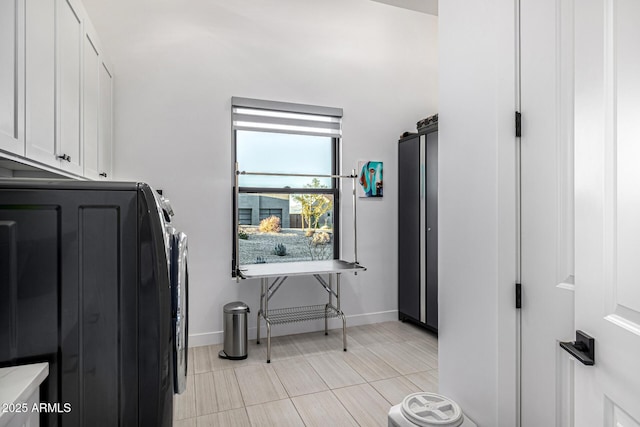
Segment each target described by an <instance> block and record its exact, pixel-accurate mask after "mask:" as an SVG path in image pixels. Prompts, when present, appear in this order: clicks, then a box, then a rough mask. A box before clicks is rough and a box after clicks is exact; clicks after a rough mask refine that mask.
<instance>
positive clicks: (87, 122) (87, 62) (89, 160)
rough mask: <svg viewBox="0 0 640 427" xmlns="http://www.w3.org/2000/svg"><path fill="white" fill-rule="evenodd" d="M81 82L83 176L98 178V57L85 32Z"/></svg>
mask: <svg viewBox="0 0 640 427" xmlns="http://www.w3.org/2000/svg"><path fill="white" fill-rule="evenodd" d="M83 54H84V61H83V62H84V67H83V75H84V84H83V88H84V91H83V94H82V95H83V108H82V111H83V120H82V122H83V131H82V133H83V136H84V176H85V177H87V178H91V179H97V178H98V173H99V172H98V127H99V122H98V119H99V104H100V65H101V63H100V58H99V55H98V51H97V49H96V47H95V45H94V43H93V41H92V40H91V36H90V35H89V34H86V36H85V38H84V52H83Z"/></svg>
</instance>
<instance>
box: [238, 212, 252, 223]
mask: <svg viewBox="0 0 640 427" xmlns="http://www.w3.org/2000/svg"><path fill="white" fill-rule="evenodd" d="M252 210H253V209H251V208H240V209H238V224H240V225H251V220H252V218H251V214H252Z"/></svg>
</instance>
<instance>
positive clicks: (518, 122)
mask: <svg viewBox="0 0 640 427" xmlns="http://www.w3.org/2000/svg"><path fill="white" fill-rule="evenodd" d="M521 136H522V113H520V112H519V111H516V137H518V138H520V137H521Z"/></svg>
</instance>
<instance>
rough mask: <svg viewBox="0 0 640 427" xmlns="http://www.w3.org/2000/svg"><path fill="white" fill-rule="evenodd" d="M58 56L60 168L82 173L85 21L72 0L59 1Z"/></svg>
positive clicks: (58, 150) (57, 143)
mask: <svg viewBox="0 0 640 427" xmlns="http://www.w3.org/2000/svg"><path fill="white" fill-rule="evenodd" d="M56 30H57V40H56V41H57V45H56V58H57V65H58V92H57V95H58V117H57V119H58V135H57V136H58V139H57V141H56V145H57V149H56V151H57V155H58V156H63V157H64V159H62V162H61V168H62V169H65V170H67V171H69V172H73V173H76V174H78V175H81V174H82V172H83V170H82V137H81V136H82V134H81V123H82V120H81V114H82V108H81V102H82V99H81V94H82V90H81V84H82V81H81V77H82V75H81V70H82V63H81V58H82V44H83V43H82V39H83V32H82V21H81V19H80V15H79V14H78V13H77V11H76V10H75V9H74V7H73V5H72V4H71V3H70V2H69V0H58V15H57V25H56Z"/></svg>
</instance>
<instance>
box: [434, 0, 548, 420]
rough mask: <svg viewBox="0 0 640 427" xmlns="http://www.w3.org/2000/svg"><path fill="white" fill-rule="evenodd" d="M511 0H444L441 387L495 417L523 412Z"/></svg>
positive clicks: (480, 414) (473, 412)
mask: <svg viewBox="0 0 640 427" xmlns="http://www.w3.org/2000/svg"><path fill="white" fill-rule="evenodd" d="M514 5H515V2H513V1H511V0H483V1H478V2H470V1H466V0H447V1H443V2H440V8H439V28H440V31H439V46H438V49H439V52H440V57H439V75H440V85H439V99H440V116H439V117H440V128H439V129H440V135H439V141H440V145H439V150H440V151H439V156H440V157H439V161H440V163H439V180H440V181H439V184H440V188H439V191H440V193H439V194H440V199H439V200H440V203H439V211H438V218H439V221H440V222H439V290H440V294H439V303H440V307H439V312H440V324H439V369H440V392H441V393H443V394H445V395H448V396H450V397H452V398H453V399H454V400H456V401H457V402H458V403H459V404H460V405H461V406H462V408H463V410H464V411H465V412H466V413H467V414H468V415H469V416H470V417H471V418H472V419H473V420H474V421H475V422H476V423H478V425H480V426H496V427H497V426H504V427H513V426H515V425H516V416H517V415H516V387H517V386H516V361H515V355H516V311H515V308H514V284H515V281H516V233H515V231H516V224H515V218H516V198H515V196H516V169H515V168H516V151H515V149H516V144H517V141H516V138H515V132H514V112H515V110H516V62H515V58H516V40H515V16H516V15H515V10H514ZM542 410H544V409H542Z"/></svg>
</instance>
